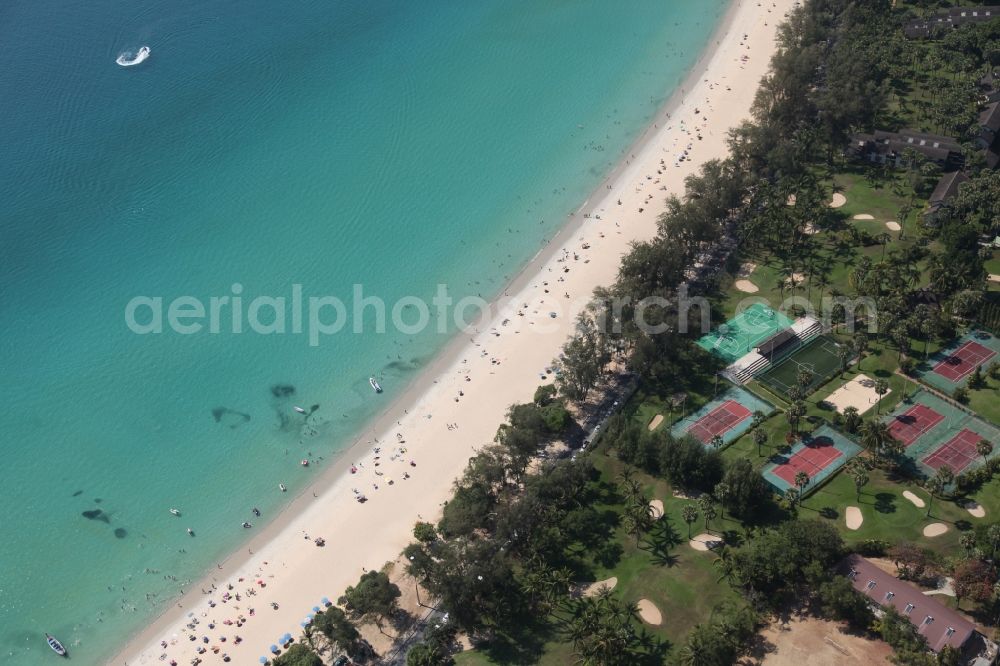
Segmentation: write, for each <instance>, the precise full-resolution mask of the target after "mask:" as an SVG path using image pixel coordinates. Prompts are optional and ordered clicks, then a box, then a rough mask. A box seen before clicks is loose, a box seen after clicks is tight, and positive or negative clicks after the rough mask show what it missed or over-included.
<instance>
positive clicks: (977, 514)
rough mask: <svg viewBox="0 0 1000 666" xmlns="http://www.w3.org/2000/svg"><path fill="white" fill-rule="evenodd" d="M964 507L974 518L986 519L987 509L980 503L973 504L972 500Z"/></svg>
mask: <svg viewBox="0 0 1000 666" xmlns="http://www.w3.org/2000/svg"><path fill="white" fill-rule="evenodd" d="M964 506H965V510H966V511H968V512H969V515H971V516H972V517H973V518H985V517H986V509H984V508H983V505H982V504H980V503H979V502H973V501H972V500H969V501H968V502H966V503H965V504H964Z"/></svg>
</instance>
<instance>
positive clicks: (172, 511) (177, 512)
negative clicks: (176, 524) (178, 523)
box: [170, 509, 181, 516]
mask: <svg viewBox="0 0 1000 666" xmlns="http://www.w3.org/2000/svg"><path fill="white" fill-rule="evenodd" d="M170 513H172V514H174V515H175V516H179V515H181V512H180V511H178V510H177V509H171V510H170Z"/></svg>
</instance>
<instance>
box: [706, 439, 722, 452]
mask: <svg viewBox="0 0 1000 666" xmlns="http://www.w3.org/2000/svg"><path fill="white" fill-rule="evenodd" d="M723 443H724V442H723V440H722V437H721V436H720V435H712V440H711V441H710V442H709V444H711V445H712V448H713V449H715V450H716V451H718V450H719V449H721V448H722V445H723Z"/></svg>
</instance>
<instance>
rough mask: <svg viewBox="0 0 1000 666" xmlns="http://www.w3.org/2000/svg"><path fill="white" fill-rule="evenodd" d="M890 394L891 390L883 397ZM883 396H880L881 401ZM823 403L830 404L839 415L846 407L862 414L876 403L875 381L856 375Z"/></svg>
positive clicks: (866, 376) (865, 376)
mask: <svg viewBox="0 0 1000 666" xmlns="http://www.w3.org/2000/svg"><path fill="white" fill-rule="evenodd" d="M890 393H892V391H891V390H890V391H886V393H885V395H889V394H890ZM885 395H884V396H882V397H883V399H884V398H885ZM823 402H828V403H830V404H831V405H833V407H834V409H836V410H837V411H838V412H840V413H841V414H843V413H844V410H845V409H847V408H848V407H854V408H855V409H857V410H858V412H859V413H861V414H864V413H865V412H866V411H868V410H869V409H871V408H872V407H874V406H875V404H876V403H877V402H878V393H876V392H875V380H873V379H872V378H871V377H869V376H868V375H858V376H857V377H855V378H854V379H852V380H851V381H849V382H847V383H846V384H844V385H843V386H841V387H840V388H839V389H837V390H836V391H834V392H833V393H831V394H830V395H829V396H827V397H826V398H824V400H823Z"/></svg>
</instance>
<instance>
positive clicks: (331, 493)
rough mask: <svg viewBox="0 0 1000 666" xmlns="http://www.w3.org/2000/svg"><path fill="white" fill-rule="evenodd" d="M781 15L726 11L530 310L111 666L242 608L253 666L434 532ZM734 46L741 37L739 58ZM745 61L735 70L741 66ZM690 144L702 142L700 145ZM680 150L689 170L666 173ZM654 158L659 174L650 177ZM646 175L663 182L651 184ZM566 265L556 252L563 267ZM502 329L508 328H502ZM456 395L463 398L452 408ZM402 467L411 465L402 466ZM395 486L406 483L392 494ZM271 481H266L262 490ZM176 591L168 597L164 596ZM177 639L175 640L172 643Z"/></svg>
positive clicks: (473, 344) (719, 121) (542, 264)
mask: <svg viewBox="0 0 1000 666" xmlns="http://www.w3.org/2000/svg"><path fill="white" fill-rule="evenodd" d="M793 4H794V2H793V0H778V1H777V3H776V5H771V4H770V3H769V4H768V6H762V5H758V4H757V3H755V2H746V1H739V0H738V2H737V3H734V4H733V5H732V6H731V7H730V9H729V13H728V15H727V17H726V19H725V20H724V21H723V23H722V27H721V28H720V31H718V32H717V34H716V35H714V36H713V37H712V42H711V44H713V45H714V48H711V49H710V50H709V51H707V52H706V54H705V56H704V57H703V59H702V60H701V61H700V62H699V63H698V64H697V65H696V66H695V67H694V68H693V70H692V74H691V76H689V77H688V79H687V80H686V81H685V82H684V83H683V84H682V86H681V87H680V89H679V90H678V94H677V95H676V96H675V97H674V98H673V99H672V100H671V102H670V103H668V105H667V107H666V108H665V110H664V113H663V114H660V115H658V116H657V119H656V125H655V126H653V127H650V128H649V129H648V130H647V132H646V133H645V134H644V135H643V136H642V137H641V138H640V139H639V141H638V142H637V144H636V145H635V146H634V147H633V148H632V149H630V150H629V151H627V154H629V156H630V157H629V159H628V161H627V163H626V164H623V165H621V166H620V168H619V169H618V170H616V171H615V172H614V173H612V174H611V175H610V176H609V178H608V180H607V181H606V182H605V183H604V184H601V185H600V186H599V187H598V189H597V190H596V191H595V192H594V194H593V195H592V196H591V197H590V199H589V200H588V202H587V203H586V204H585V206H584V207H582V208H581V209H580V210H578V211H577V212H576V214H574V215H573V216H571V218H570V219H569V220H568V225H567V227H566V228H565V229H564V230H563V231H562V232H560V234H559V235H558V236H557V237H556V238H554V239H553V240H552V241H551V242H550V243H549V245H548V246H547V248H546V249H545V251H544V252H542V253H541V254H540V255H539V257H537V258H536V259H535V260H534V261H533V262H532V263H531V264H530V265H529V266H528V267H527V268H526V269H525V271H524V272H523V273H522V274H521V275H519V276H517V277H516V278H515V279H514V282H513V283H512V284H511V286H510V287H509V288H508V290H507V292H506V293H508V294H510V295H511V298H510V301H511V304H512V305H513V306H514V308H515V310H516V308H517V307H519V306H523V305H524V304H525V303H527V304H529V306H528V307H527V308H522V309H523V310H524V312H525V316H524V317H518V316H517V315H516V312H506V311H504V312H500V313H499V314H495V315H493V316H490V317H488V318H487V320H486V321H485V322H484V323H483V324H482V325H480V326H479V330H478V332H471V331H470V332H469V333H468V334H465V335H461V336H458V337H457V338H456V339H455V340H454V341H453V342H452V343H451V344H450V345H449V346H448V347H447V349H446V350H445V351H444V352H443V353H442V354H441V355H440V356H439V357H438V358H437V359H436V360H435V361H434V362H433V363H432V364H431V366H430V367H429V368H427V369H426V370H425V371H424V372H423V373H422V375H421V377H420V378H419V379H418V380H417V381H416V382H414V384H413V388H411V389H410V390H409V391H407V392H406V393H405V394H403V395H399V397H398V398H397V399H396V400H395V402H392V403H391V404H389V403H388V402H386V411H385V412H384V413H383V415H382V417H381V418H380V419H379V421H378V422H376V424H375V425H374V426H373V427H372V428H371V429H370V430H369V431H368V432H367V433H366V434H365V435H363V436H362V438H361V441H360V442H359V444H358V445H356V446H355V448H352V449H351V450H350V451H348V452H347V453H345V454H344V457H343V458H342V459H340V460H339V461H338V462H337V463H335V464H334V465H331V466H330V467H329V468H328V469H326V470H325V471H324V472H323V473H322V474H321V477H320V478H319V479H318V480H317V481H316V483H315V484H313V485H312V486H311V487H308V488H303V487H301V486H296V485H294V484H290V492H292V493H297V494H298V495H297V498H296V499H295V501H294V502H293V503H292V505H291V506H290V507H289V508H288V509H286V510H285V511H284V512H283V513H282V515H281V516H280V517H279V518H274V519H272V520H271V521H270V522H269V524H268V525H267V527H266V528H264V529H262V530H259V531H256V530H255V531H256V532H257V533H256V534H255V535H254V538H253V539H252V540H251V541H250V542H249V543H248V544H244V546H243V547H241V548H240V549H239V551H238V552H236V553H234V554H232V555H231V556H229V557H228V558H226V559H224V560H223V561H221V562H220V563H219V565H220V566H219V567H217V568H213V569H211V570H210V571H209V572H207V574H206V576H205V578H203V579H202V580H200V581H198V582H195V583H193V584H187V585H184V586H183V590H184V593H185V594H184V595H183V596H178V597H177V598H175V599H174V600H173V601H172V602H169V604H168V606H167V607H165V608H164V607H163V606H161V607H160V608H161V609H162V610H163V611H164V613H163V615H162V616H161V617H160V618H159V619H157V620H156V621H155V622H153V623H152V625H151V626H149V627H148V628H147V629H146V630H145V631H143V632H142V633H140V634H139V635H137V636H135V637H134V638H133V639H132V641H131V642H130V643H129V644H128V645H127V646H125V648H124V649H123V651H122V652H121V653H120V654H119V655H118V656H117V657H115V658H113V659H112V660H111V662H110V663H115V664H121V663H124V662H126V661H127V662H128V663H129V664H130V665H132V666H136V665H139V664H146V665H153V664H160V663H163V662H162V661H161V655H164V654H166V655H167V657H166V658H165V660H166V661H169V659H176V660H177V661H178V663H181V664H188V663H190V662H191V660H192V658H194V657H195V656H196V653H195V648H196V647H197V645H198V644H197V643H194V642H189V641H187V640H186V636H187V633H188V631H187V629H186V627H185V626H184V625H185V624H186V622H187V620H186V616H187V614H188V613H194V614H195V617H198V618H200V619H201V620H202V622H203V623H205V624H207V621H209V620H212V619H214V620H216V621H219V622H221V621H223V620H224V619H227V618H231V617H233V616H235V615H236V614H238V613H247V614H248V608H249V607H250V606H253V607H254V608H255V610H256V613H255V615H254V616H253V617H249V616H248V621H247V623H246V624H245V625H244V626H243V627H242V628H240V629H238V630H236V629H235V628H228V629H227V630H226V631H225V632H219V631H216V632H215V633H226V634H228V635H230V638H231V636H232V635H233V634H235V633H237V632H238V633H239V635H240V636H242V637H243V643H242V645H239V646H233V644H232V642H231V641H230V642H227V643H226V645H228V646H229V648H228V651H229V653H230V655H231V656H232V658H233V660H234V663H239V664H246V663H254V664H255V663H257V658H258V657H259V656H260V655H263V654H266V652H267V647H268V646H269V645H271V643H272V642H273V640H274V639H275V638H276V637H277V636H280V635H282V634H283V633H285V632H291V633H292V634H293V635H298V634H299V632H300V627H299V623H300V622H301V621H302V618H303V617H305V615H306V613H308V612H309V610H310V609H311V608H312V607H313V606H315V605H317V604H318V603H319V600H320V598H322V597H323V596H327V597H329V598H330V599H336V598H337V597H338V596H340V594H342V592H343V590H344V589H345V588H346V587H347V586H348V585H352V584H354V583H356V582H357V580H358V577H359V576H360V575H361V573H362V572H363V568H365V567H367V568H368V569H374V568H378V567H381V566H382V564H383V563H384V562H387V561H391V560H395V559H396V558H397V556H398V555H399V553H400V551H401V550H402V549H403V548H404V547H405V546H406V545H407V544H408V543H409V542H410V541H411V539H412V528H413V524H414V523H415V522H416V521H417V520H419V519H420V517H422V518H423V519H425V520H432V521H433V520H436V519H437V518H438V517H439V516H440V507H441V503H442V502H443V501H444V500H446V499H447V498H448V497H449V496H450V495H451V491H452V481H453V479H455V478H456V477H457V476H458V475H459V474H461V472H462V470H463V469H464V468H465V466H466V463H467V461H468V459H469V456H470V455H472V454H473V453H474V452H475V449H476V448H477V447H478V446H481V445H482V444H483V443H485V442H489V441H492V439H493V436H494V434H495V433H496V429H497V426H498V425H499V424H500V423H502V422H503V420H504V416H505V413H506V411H507V408H508V407H509V406H510V405H511V404H514V403H518V402H524V401H527V400H530V399H531V396H532V394H533V392H534V390H535V388H536V387H537V385H538V384H539V379H538V368H543V367H545V366H547V365H550V364H551V362H552V359H553V358H554V357H555V356H556V355H557V354H558V352H559V349H560V347H561V346H562V344H563V343H564V341H565V340H566V339H567V337H568V335H569V334H571V332H572V331H573V327H574V322H575V319H576V315H577V313H579V312H581V311H582V310H583V309H584V308H585V307H586V305H587V302H588V300H589V298H590V295H591V294H592V292H593V290H594V288H595V287H597V286H601V285H610V284H611V283H612V282H613V281H614V279H615V276H616V274H617V271H618V267H619V264H620V258H621V255H622V254H623V253H625V252H626V251H627V250H628V248H629V245H630V243H632V242H633V241H635V240H643V239H648V238H651V237H653V236H654V235H655V233H656V217H657V215H658V214H659V213H660V212H661V211H662V210H663V201H664V199H665V198H666V197H667V196H668V195H670V194H678V195H679V194H682V188H683V182H684V178H685V177H686V176H688V175H690V174H692V173H694V172H695V171H696V170H697V168H698V167H699V166H700V165H701V164H703V163H704V162H705V161H707V160H709V159H715V158H723V157H724V156H725V155H726V137H727V134H728V131H729V129H730V128H732V127H735V126H736V125H737V124H739V123H740V122H741V121H742V120H744V119H745V118H747V117H748V116H749V107H750V104H751V102H752V101H753V97H754V92H755V90H756V88H757V84H758V82H759V81H760V79H761V77H763V76H764V74H765V73H766V71H767V66H768V62H769V60H770V57H771V55H772V54H773V52H774V34H775V30H776V27H777V25H778V23H779V22H780V20H781V17H782V15H783V14H784V13H785V12H786V11H788V10H789V9H791V7H792V6H793ZM765 23H766V24H767V25H765ZM744 33H746V34H747V35H749V37H748V40H747V41H746V42H744V43H743V44H742V45H741V38H742V35H743V34H744ZM743 56H746V57H747V58H748V59H747V60H745V61H744V60H741V58H742V57H743ZM650 66H653V65H650ZM695 108H697V109H698V110H699V113H698V114H695ZM667 113H669V116H667V115H665V114H667ZM696 131H700V133H701V135H702V137H703V139H702V140H701V141H699V140H697V138H696V135H695V134H696ZM689 145H690V148H688V146H689ZM685 149H688V151H689V159H686V160H685V161H683V162H677V161H676V160H677V157H678V156H679V155H680V154H681V152H682V151H684V150H685ZM661 159H662V160H664V161H665V164H666V166H665V169H663V167H661V166H660V160H661ZM657 169H662V170H664V174H663V175H662V176H659V175H658V174H657ZM647 176H648V178H647ZM661 181H662V182H661ZM661 188H662V189H661ZM649 197H652V199H649ZM618 199H621V201H622V205H621V206H619V205H617V200H618ZM640 209H642V210H643V212H640ZM598 216H599V217H598ZM585 245H586V246H587V248H589V249H585V248H584V246H585ZM564 251H565V252H568V253H569V255H568V257H566V258H563V257H564V256H566V255H565V254H564ZM574 253H576V254H577V255H578V257H579V258H578V259H575V258H574V257H573V254H574ZM565 269H569V272H566V271H565ZM558 277H561V278H563V279H564V281H563V282H560V283H559V286H558V291H559V292H568V293H569V294H570V296H571V298H569V299H564V298H562V297H561V296H557V297H554V296H553V295H550V294H546V293H545V292H544V287H543V285H542V282H543V281H545V280H553V281H555V280H556V278H558ZM550 311H557V312H558V316H557V317H556V318H554V319H553V318H550V317H549V316H548V313H549V312H550ZM504 319H509V320H510V322H511V323H510V324H508V325H507V326H503V325H502V321H503V320H504ZM494 333H499V334H500V335H499V336H496V335H494ZM491 359H496V360H498V361H499V364H496V363H491ZM467 378H468V379H469V381H466V379H467ZM385 389H386V393H385V394H384V395H383V396H382V397H379V398H376V397H374V396H372V399H373V400H386V401H387V398H388V396H395V395H396V394H394V387H393V386H392V385H385ZM460 390H461V391H464V394H465V395H464V397H462V398H461V399H460V400H458V401H456V399H455V398H456V397H457V395H458V392H459V391H460ZM397 421H398V425H397ZM449 424H457V428H449V427H448V425H449ZM397 433H398V434H402V435H403V436H405V439H406V444H405V446H406V447H407V448H408V451H407V453H406V454H405V455H404V457H403V458H402V459H399V460H396V461H388V460H385V461H384V465H383V466H382V469H383V470H385V472H384V473H390V472H391V473H392V475H393V476H394V477H395V479H396V482H395V483H394V484H393V485H391V486H389V485H386V484H385V483H380V484H379V489H378V490H375V489H374V488H373V483H375V482H377V481H384V479H385V477H377V476H375V475H374V466H373V464H372V458H373V453H372V448H373V447H374V446H377V444H375V442H374V440H375V438H376V437H377V438H378V440H379V442H381V445H382V446H383V447H385V450H384V451H383V453H387V452H388V451H391V449H392V448H394V447H395V446H396V442H397ZM411 458H412V459H414V460H415V461H416V462H417V466H416V467H413V468H411V467H410V466H409V465H408V460H409V459H411ZM351 462H364V463H366V467H365V468H364V469H361V470H360V473H359V474H357V475H351V474H350V473H349V471H348V470H347V468H348V467H349V466H350V464H351ZM404 472H409V473H410V474H411V478H410V479H408V480H404V479H403V473H404ZM279 480H280V479H275V486H277V484H278V481H279ZM354 487H356V488H358V489H359V490H360V491H361V492H364V493H365V494H366V495H367V497H368V500H369V501H368V502H367V503H365V504H360V503H358V502H356V501H355V500H354V495H353V493H352V490H351V489H352V488H354ZM314 493H315V494H314ZM303 533H305V534H308V535H310V536H311V537H316V536H322V537H324V538H325V539H326V541H327V547H326V548H317V547H316V546H315V545H314V544H313V543H312V542H311V541H307V540H305V539H303ZM206 547H210V546H206ZM248 547H249V548H248ZM188 548H189V549H194V548H199V544H198V541H197V539H192V540H191V542H190V544H189V546H188ZM248 550H249V551H250V552H248ZM251 553H252V554H251ZM240 576H243V577H246V578H248V579H253V580H256V579H257V578H260V579H263V580H265V581H266V583H267V587H265V588H259V589H257V593H256V595H255V596H254V597H253V598H252V599H253V600H252V603H248V602H247V599H246V598H245V599H244V601H243V602H238V603H230V604H222V603H221V600H220V593H219V592H215V593H213V594H211V595H202V594H201V593H200V590H201V589H208V588H210V587H211V586H212V585H213V584H214V585H216V586H217V587H218V588H220V589H225V587H226V584H227V583H228V582H230V581H232V584H233V585H234V586H236V589H237V590H244V589H245V588H246V587H248V585H247V584H246V582H244V583H239V582H238V581H237V578H238V577H240ZM180 591H181V586H180V585H178V588H177V593H178V594H179V593H180ZM210 600H214V601H215V602H216V604H217V605H216V607H215V608H214V609H213V608H210V607H209V601H210ZM272 602H275V603H278V604H280V605H279V608H278V609H277V610H272V608H271V607H270V604H271V603H272ZM237 606H239V608H238V609H237ZM175 634H177V635H179V636H180V639H179V640H174V639H172V636H173V635H175ZM161 640H166V641H167V642H168V643H170V645H169V647H168V648H167V649H161V647H160V641H161ZM205 663H206V666H208V665H209V664H216V663H221V658H220V657H218V656H215V655H212V654H209V655H208V658H207V660H206V662H205Z"/></svg>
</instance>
